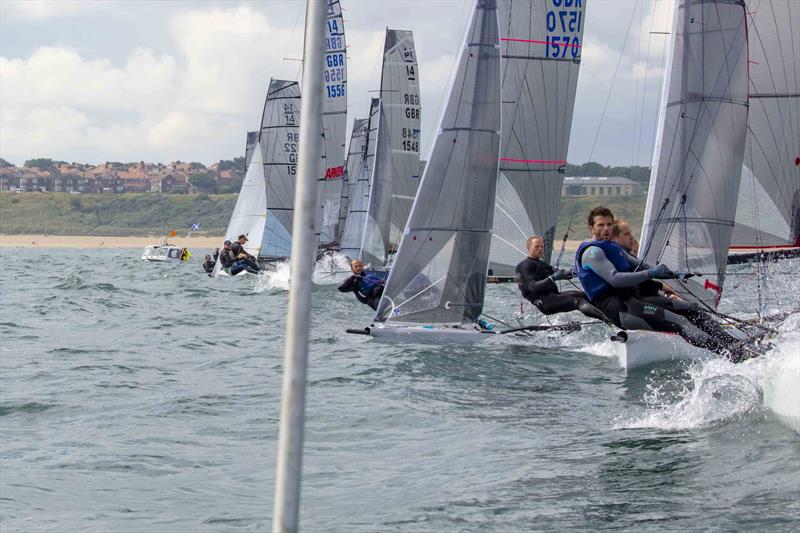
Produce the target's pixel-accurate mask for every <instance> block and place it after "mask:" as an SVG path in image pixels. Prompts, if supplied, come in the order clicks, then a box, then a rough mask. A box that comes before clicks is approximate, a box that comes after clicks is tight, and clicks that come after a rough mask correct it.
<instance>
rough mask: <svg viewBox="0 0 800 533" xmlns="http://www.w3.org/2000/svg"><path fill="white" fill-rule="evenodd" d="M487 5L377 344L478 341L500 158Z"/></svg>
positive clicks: (488, 3) (464, 58)
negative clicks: (386, 341)
mask: <svg viewBox="0 0 800 533" xmlns="http://www.w3.org/2000/svg"><path fill="white" fill-rule="evenodd" d="M499 44H500V43H499V36H498V30H497V8H496V3H495V1H494V0H477V2H476V4H475V7H474V10H473V12H472V17H471V21H470V23H469V26H468V29H467V34H466V39H465V42H464V46H463V48H462V50H461V53H460V56H459V60H458V64H457V68H456V73H455V75H454V78H453V82H452V86H451V87H450V91H449V96H448V99H447V104H446V106H445V108H444V112H443V114H442V116H441V118H440V122H439V128H438V133H437V136H436V139H435V141H434V144H433V148H432V151H431V156H430V159H429V161H428V164H427V165H426V167H425V172H424V174H423V177H422V181H421V183H420V186H419V190H418V192H417V196H416V199H415V200H414V204H413V207H412V209H411V214H410V216H409V219H408V222H407V224H406V228H405V232H404V234H403V238H402V240H401V242H400V247H399V250H398V252H397V256H396V257H395V260H394V264H393V266H392V269H391V272H390V273H389V277H388V279H387V282H386V287H385V289H384V292H383V297H382V298H381V301H380V303H379V305H378V309H377V312H376V314H375V323H374V324H373V326H372V327H370V328H367V329H365V330H363V331H362V332H363V333H368V334H370V335H372V336H375V337H382V338H390V339H397V340H406V341H411V342H414V341H426V342H476V341H480V340H482V337H490V336H491V335H486V334H484V333H482V332H481V328H480V327H479V326H478V324H477V321H478V318H479V317H480V315H481V310H482V308H483V298H484V291H485V287H486V267H487V264H488V259H489V245H490V241H491V224H492V216H493V213H494V196H495V189H496V184H497V160H498V155H499V153H500V152H499V149H500V49H499Z"/></svg>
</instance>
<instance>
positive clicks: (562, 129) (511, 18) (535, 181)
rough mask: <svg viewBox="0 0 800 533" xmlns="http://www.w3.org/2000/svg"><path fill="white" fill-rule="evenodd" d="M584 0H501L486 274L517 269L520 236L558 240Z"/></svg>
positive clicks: (521, 247)
mask: <svg viewBox="0 0 800 533" xmlns="http://www.w3.org/2000/svg"><path fill="white" fill-rule="evenodd" d="M585 8H586V2H570V3H569V5H567V3H563V4H561V5H558V6H556V5H554V3H553V2H551V1H546V0H500V1H499V2H498V15H499V20H500V36H501V38H500V43H501V44H500V49H501V61H502V67H501V70H502V76H503V81H502V83H503V89H502V90H503V97H502V103H503V105H502V114H503V132H502V142H501V145H500V147H501V154H500V167H499V175H498V188H497V198H496V208H495V214H494V217H495V219H494V229H493V233H494V237H493V239H492V251H491V254H490V256H489V258H490V264H489V274H490V275H494V276H501V277H511V276H514V275H515V266H516V264H517V263H518V262H519V261H521V260H522V259H524V258H525V256H526V255H527V252H526V251H525V240H526V239H527V238H528V237H530V236H532V235H539V236H541V237H543V239H544V243H545V258H549V257H550V254H551V252H552V249H553V241H554V239H555V226H556V222H557V218H558V210H559V202H560V198H561V189H562V185H563V178H564V171H565V169H566V164H567V161H566V159H567V149H568V147H569V137H570V129H571V124H572V114H573V108H574V103H575V93H576V91H577V81H578V74H579V71H580V62H581V49H582V46H583V26H584V22H585Z"/></svg>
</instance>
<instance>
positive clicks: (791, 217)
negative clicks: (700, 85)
mask: <svg viewBox="0 0 800 533" xmlns="http://www.w3.org/2000/svg"><path fill="white" fill-rule="evenodd" d="M747 8H748V15H747V29H748V48H749V58H750V61H749V63H750V64H749V70H750V94H749V96H750V109H749V112H748V117H747V140H746V142H745V149H744V167H743V168H742V183H741V186H740V188H739V206H738V209H737V211H736V226H735V227H734V229H733V237H732V240H731V247H732V248H770V247H780V246H787V245H793V244H794V245H797V243H798V239H800V71H799V70H798V69H800V65H799V64H798V62H800V51H799V50H800V44H799V43H798V37H797V36H798V33H800V3H798V2H795V1H790V0H781V1H778V0H776V1H773V2H764V1H761V0H759V1H754V0H749V1H748V2H747Z"/></svg>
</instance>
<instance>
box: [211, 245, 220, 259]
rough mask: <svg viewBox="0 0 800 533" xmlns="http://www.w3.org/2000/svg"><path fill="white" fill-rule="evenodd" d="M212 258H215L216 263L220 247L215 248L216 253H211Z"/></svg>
mask: <svg viewBox="0 0 800 533" xmlns="http://www.w3.org/2000/svg"><path fill="white" fill-rule="evenodd" d="M211 259H213V260H214V262H215V263H216V262H217V259H219V248H214V253H213V254H212V255H211Z"/></svg>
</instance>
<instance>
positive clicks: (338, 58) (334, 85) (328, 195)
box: [320, 0, 347, 244]
mask: <svg viewBox="0 0 800 533" xmlns="http://www.w3.org/2000/svg"><path fill="white" fill-rule="evenodd" d="M346 48H347V47H346V42H345V36H344V22H343V19H342V9H341V6H340V4H339V0H328V15H327V18H326V22H325V72H324V79H325V83H324V84H323V87H322V128H323V137H324V143H323V152H322V153H323V160H324V166H323V169H324V170H323V174H322V177H323V179H322V180H321V183H320V201H321V203H322V206H321V207H322V225H321V226H320V242H321V243H322V244H331V243H333V242H335V241H336V237H337V234H338V232H339V228H338V225H339V209H340V207H339V203H340V201H341V197H342V181H343V179H344V175H345V172H344V163H345V161H344V157H345V155H344V145H345V136H346V135H347V131H346V128H347V49H346Z"/></svg>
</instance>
